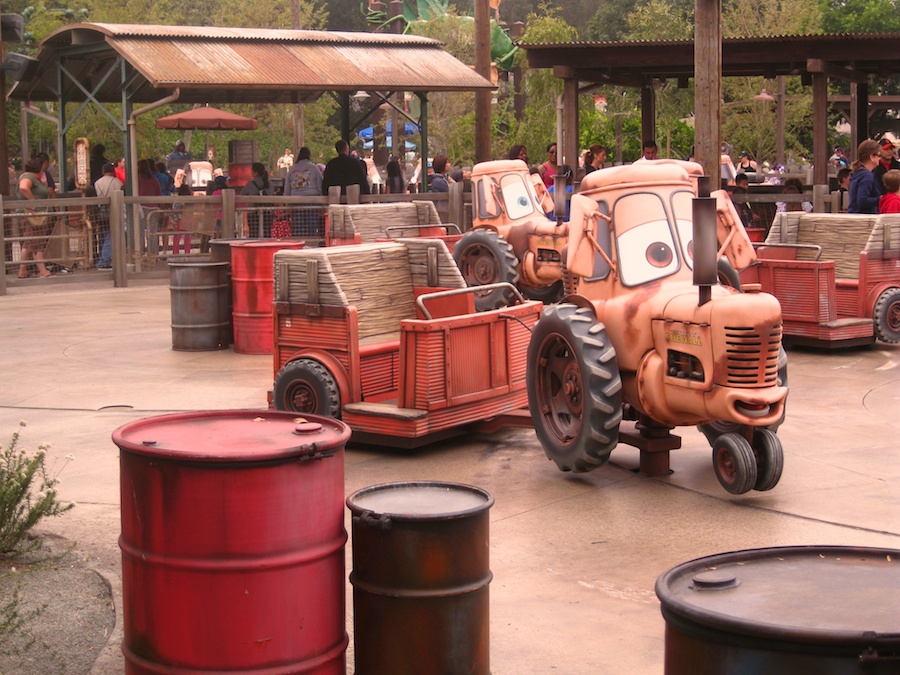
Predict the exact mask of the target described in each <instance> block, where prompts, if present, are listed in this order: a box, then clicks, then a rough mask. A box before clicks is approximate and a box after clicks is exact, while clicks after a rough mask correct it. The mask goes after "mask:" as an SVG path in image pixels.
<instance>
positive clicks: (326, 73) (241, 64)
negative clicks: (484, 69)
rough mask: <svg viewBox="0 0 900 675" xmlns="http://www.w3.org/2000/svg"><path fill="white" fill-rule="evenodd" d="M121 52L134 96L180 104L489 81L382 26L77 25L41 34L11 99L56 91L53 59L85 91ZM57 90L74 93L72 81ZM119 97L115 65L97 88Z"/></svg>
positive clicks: (433, 46) (426, 42)
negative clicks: (172, 98)
mask: <svg viewBox="0 0 900 675" xmlns="http://www.w3.org/2000/svg"><path fill="white" fill-rule="evenodd" d="M119 56H121V57H122V58H124V59H125V60H126V61H127V62H128V63H129V64H130V66H132V67H133V68H134V69H135V70H136V71H137V72H138V73H139V74H140V75H141V76H142V77H139V78H137V80H136V81H134V82H131V83H129V85H128V86H129V89H130V91H131V94H130V98H131V100H132V101H133V102H135V103H143V102H151V101H155V100H158V99H159V98H161V97H162V96H165V95H166V94H167V93H169V92H170V91H171V90H173V89H174V88H176V87H180V88H181V97H180V99H179V100H180V101H182V102H185V103H292V102H301V101H310V100H315V99H316V98H318V97H319V96H320V95H321V94H322V93H323V92H326V91H357V90H366V91H474V90H490V89H494V86H493V85H492V84H491V83H490V81H489V80H486V79H485V78H483V77H481V76H480V75H478V74H477V73H475V71H474V70H472V69H471V68H469V67H468V66H467V65H465V64H464V63H462V62H461V61H459V60H457V59H456V58H454V57H453V56H452V55H451V54H449V53H448V52H446V51H445V50H444V49H443V48H442V46H441V42H439V41H438V40H432V39H430V38H424V37H418V36H408V35H392V34H386V33H346V32H326V31H310V30H300V31H293V30H265V29H259V28H215V27H209V28H207V27H201V26H153V25H148V26H144V25H133V24H106V23H84V24H73V25H71V26H65V27H64V28H60V29H59V30H57V31H55V32H53V33H51V34H50V35H49V36H47V37H46V38H45V39H44V40H43V41H42V42H41V48H40V51H39V53H38V67H37V72H36V74H35V76H34V77H33V78H32V79H31V80H29V81H27V82H19V83H18V84H17V85H16V87H15V88H14V89H13V91H12V93H11V97H12V98H15V99H20V100H32V101H53V100H56V99H57V98H58V93H57V91H56V89H57V72H58V61H57V60H58V58H64V59H65V67H66V69H67V70H68V71H69V72H71V73H72V74H73V76H74V77H75V79H77V80H78V82H80V83H81V85H82V86H84V87H85V88H87V89H88V90H91V91H93V88H94V87H95V86H97V84H98V83H99V82H100V81H101V79H102V78H103V77H104V75H105V74H106V73H107V71H108V70H109V67H110V65H111V64H112V63H114V62H115V60H116V59H117V58H118V57H119ZM65 87H66V98H67V100H69V101H82V100H84V99H85V95H84V92H83V91H82V90H81V89H80V88H79V86H78V85H77V84H75V82H72V81H69V80H67V81H66V83H65ZM95 97H96V98H97V99H98V100H99V101H102V102H118V101H121V100H122V82H121V77H119V76H118V73H115V74H113V76H111V77H108V78H107V80H106V82H105V83H104V84H103V85H102V86H101V87H100V89H99V90H98V91H97V92H96V94H95Z"/></svg>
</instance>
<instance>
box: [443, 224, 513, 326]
mask: <svg viewBox="0 0 900 675" xmlns="http://www.w3.org/2000/svg"><path fill="white" fill-rule="evenodd" d="M453 259H454V260H455V261H456V266H457V267H459V271H460V272H461V273H462V276H463V279H465V280H466V285H467V286H484V285H486V284H495V283H499V282H502V281H507V282H509V283H511V284H512V285H513V286H515V285H516V284H517V283H519V261H518V259H517V258H516V254H515V252H513V247H512V246H511V245H510V243H509V242H508V241H506V239H504V238H503V237H501V236H500V235H499V234H497V233H496V232H494V231H493V230H489V229H486V228H483V227H479V228H476V229H474V230H469V231H468V232H466V233H465V234H464V235H463V236H462V238H461V239H460V240H459V242H457V244H456V246H455V247H454V248H453ZM515 298H516V296H515V294H514V293H513V292H512V291H511V290H509V289H503V288H498V289H495V290H493V291H487V292H485V293H475V309H476V310H477V311H479V312H485V311H488V310H491V309H499V308H500V307H506V306H507V305H510V304H512V303H513V302H515Z"/></svg>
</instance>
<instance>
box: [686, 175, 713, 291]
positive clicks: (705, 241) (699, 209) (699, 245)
mask: <svg viewBox="0 0 900 675" xmlns="http://www.w3.org/2000/svg"><path fill="white" fill-rule="evenodd" d="M697 193H698V195H699V196H698V197H694V203H693V209H692V213H693V221H694V285H695V286H699V288H700V299H699V306H700V307H702V306H703V305H705V304H706V303H707V302H709V301H710V299H711V298H712V287H713V286H715V285H716V284H717V283H719V277H718V271H717V264H718V261H717V260H716V257H717V256H718V253H719V244H718V241H717V239H716V200H715V199H714V198H713V197H710V196H709V176H701V177H700V179H699V182H698V185H697Z"/></svg>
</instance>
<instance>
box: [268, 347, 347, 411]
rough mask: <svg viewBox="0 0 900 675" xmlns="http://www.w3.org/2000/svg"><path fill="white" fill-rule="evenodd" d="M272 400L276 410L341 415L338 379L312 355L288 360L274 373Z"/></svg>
mask: <svg viewBox="0 0 900 675" xmlns="http://www.w3.org/2000/svg"><path fill="white" fill-rule="evenodd" d="M273 404H274V405H275V409H276V410H287V411H289V412H297V413H306V414H309V415H323V416H325V417H333V418H334V419H340V417H341V393H340V391H339V390H338V386H337V383H336V382H335V380H334V377H333V376H332V375H331V373H330V372H328V369H327V368H325V366H323V365H322V364H321V363H319V362H318V361H313V360H312V359H298V360H296V361H291V362H290V363H287V364H285V366H284V367H283V368H282V369H281V370H280V371H279V373H278V375H277V376H276V377H275V390H274V396H273Z"/></svg>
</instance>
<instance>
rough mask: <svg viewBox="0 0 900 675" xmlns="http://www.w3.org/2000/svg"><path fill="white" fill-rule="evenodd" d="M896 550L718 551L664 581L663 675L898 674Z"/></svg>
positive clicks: (660, 585) (660, 592)
mask: <svg viewBox="0 0 900 675" xmlns="http://www.w3.org/2000/svg"><path fill="white" fill-rule="evenodd" d="M898 581H900V551H897V550H896V549H884V548H852V547H847V546H794V547H777V548H769V549H753V550H747V551H737V552H733V553H722V554H718V555H712V556H708V557H706V558H699V559H697V560H692V561H689V562H686V563H683V564H681V565H678V566H677V567H674V568H673V569H671V570H669V571H668V572H666V573H665V574H663V575H662V576H660V577H659V579H658V581H657V583H656V594H657V596H658V597H659V599H660V603H661V605H662V612H663V616H664V617H665V619H666V624H667V625H666V667H665V672H666V675H681V674H684V675H687V674H688V673H690V674H691V675H707V674H708V673H709V674H712V673H716V674H717V675H728V674H730V673H734V674H737V673H747V672H755V673H764V672H765V673H774V672H780V673H801V672H805V673H829V674H832V675H838V674H840V675H844V674H847V675H850V674H854V673H867V674H868V673H873V674H874V673H878V674H881V673H895V672H897V671H896V668H897V660H896V658H897V652H898V648H900V637H898V635H900V630H898V629H900V619H898V616H900V615H898V614H897V603H898V602H900V583H898Z"/></svg>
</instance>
